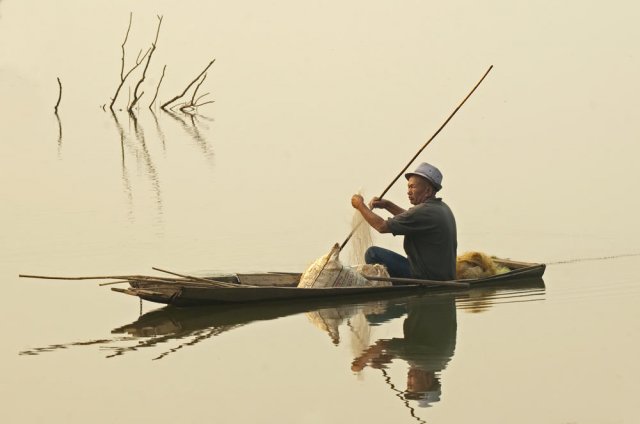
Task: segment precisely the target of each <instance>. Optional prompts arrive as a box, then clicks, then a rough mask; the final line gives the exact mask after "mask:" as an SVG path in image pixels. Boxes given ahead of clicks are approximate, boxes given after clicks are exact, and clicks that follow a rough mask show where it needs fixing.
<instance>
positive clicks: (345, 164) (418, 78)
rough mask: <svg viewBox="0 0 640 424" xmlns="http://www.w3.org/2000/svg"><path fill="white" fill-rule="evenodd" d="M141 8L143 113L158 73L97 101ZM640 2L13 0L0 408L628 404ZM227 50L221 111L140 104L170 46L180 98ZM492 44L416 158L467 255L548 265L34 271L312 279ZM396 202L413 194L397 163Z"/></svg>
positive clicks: (597, 412)
mask: <svg viewBox="0 0 640 424" xmlns="http://www.w3.org/2000/svg"><path fill="white" fill-rule="evenodd" d="M85 3H86V4H85ZM130 3H131V4H130ZM578 11H579V12H578ZM129 12H133V20H132V26H131V31H130V34H129V38H128V40H127V44H126V49H125V51H126V57H125V72H126V71H127V70H128V69H130V68H131V66H133V64H134V62H135V59H136V55H137V54H138V51H139V50H141V49H142V50H143V54H144V51H146V49H148V47H149V45H150V43H151V42H152V41H153V38H154V36H155V31H156V25H157V22H158V21H157V18H156V15H162V16H163V21H162V27H161V31H160V35H159V39H158V44H157V50H156V51H154V54H153V56H152V60H151V63H150V66H149V68H148V71H147V79H146V81H145V83H144V84H143V85H142V86H141V91H144V95H143V97H142V99H141V100H140V105H141V107H140V108H139V109H138V110H136V111H135V113H134V116H133V117H132V116H130V115H129V114H128V113H127V112H126V111H123V110H120V109H122V108H124V106H125V105H126V103H127V100H128V99H129V98H130V96H133V92H134V89H135V87H134V83H135V81H137V79H138V78H139V77H140V74H141V70H142V68H138V69H137V70H135V71H134V72H133V73H132V74H131V78H132V79H131V80H130V81H131V82H129V80H127V84H125V86H124V88H123V90H122V92H121V94H120V97H119V98H118V102H117V104H116V108H115V109H116V110H115V113H113V114H112V113H110V112H109V109H108V108H106V111H105V110H103V105H105V104H107V105H108V104H109V103H110V101H111V100H110V99H111V97H113V95H114V93H115V90H116V88H117V86H118V84H119V82H120V71H121V54H122V51H121V44H122V42H123V39H124V35H125V31H126V28H127V24H128V19H129ZM639 18H640V8H638V6H637V5H636V4H635V3H633V2H618V3H616V4H615V5H614V4H611V5H609V4H607V5H604V4H601V5H596V4H584V2H573V1H571V2H563V3H562V4H558V3H557V2H536V3H535V4H533V3H531V4H528V3H527V4H518V3H517V2H516V3H514V2H507V1H491V2H488V3H487V2H485V3H483V4H476V2H471V1H468V2H464V1H463V2H453V3H451V2H449V3H447V4H441V3H427V2H403V3H402V4H392V3H389V2H381V1H374V2H371V1H369V2H364V1H356V2H350V3H344V2H323V3H317V2H307V1H288V0H282V1H277V2H269V3H265V2H257V1H256V2H234V4H233V5H231V4H229V2H226V3H223V2H206V4H205V3H204V2H191V1H187V2H182V3H180V5H174V4H173V3H170V2H151V1H138V2H135V4H133V2H124V1H115V2H109V4H108V5H107V4H106V3H105V4H104V5H95V4H89V3H88V2H75V1H61V2H56V3H55V4H54V3H51V2H44V1H27V0H23V1H17V0H2V1H0V119H1V120H2V121H1V122H2V124H1V125H0V149H2V151H1V152H0V181H2V183H1V184H0V199H1V200H2V204H3V205H4V207H2V208H1V209H0V218H1V221H2V223H3V226H2V231H1V232H0V258H1V261H2V266H1V267H0V276H1V277H2V281H3V283H4V284H3V292H4V295H5V302H4V304H3V308H2V311H3V317H2V320H0V322H2V324H1V325H2V329H3V332H2V334H3V340H2V346H3V348H2V350H1V355H2V356H1V358H0V359H1V362H0V363H1V364H2V365H1V367H2V376H3V378H2V380H1V382H0V396H1V397H2V399H3V400H4V402H3V407H2V408H0V420H1V421H2V422H11V423H14V422H15V423H38V422H60V423H84V422H87V421H92V422H104V423H111V422H136V421H141V420H144V421H145V422H146V421H151V422H173V421H177V420H180V421H181V422H202V421H213V420H215V421H216V422H234V423H237V422H247V423H248V422H291V423H293V422H295V423H300V422H302V423H324V422H371V423H378V422H380V423H382V422H385V423H386V422H396V423H401V422H407V423H410V422H428V423H459V422H471V421H473V422H480V423H513V422H519V423H541V422H542V423H565V424H566V423H635V422H637V421H638V418H639V417H640V407H639V406H638V402H637V400H636V394H637V393H638V392H639V389H640V383H638V381H640V379H639V377H640V366H639V365H638V361H637V357H638V356H639V355H640V343H639V342H638V334H640V310H639V309H638V301H639V300H640V289H639V288H638V287H639V284H638V283H640V277H639V275H640V273H639V272H638V269H640V245H639V244H638V238H639V236H640V226H638V224H637V216H638V214H639V212H640V200H639V198H638V196H637V195H636V194H635V193H636V192H637V183H638V181H640V171H639V170H638V166H637V158H638V157H639V156H640V148H639V147H638V146H639V145H640V144H639V143H638V141H639V140H638V134H640V124H639V121H638V119H637V117H638V115H639V114H640V101H639V100H638V99H639V98H640V96H639V94H640V82H638V79H637V75H638V74H639V72H640V57H639V56H638V49H637V40H638V39H640V29H638V26H637V21H638V19H639ZM213 58H216V62H215V63H214V64H213V66H212V67H211V68H210V70H209V72H208V73H207V77H206V79H205V80H204V82H203V83H202V85H201V86H200V88H199V94H205V93H209V94H208V95H207V96H206V97H204V98H203V99H202V102H205V101H207V100H215V102H214V103H210V104H206V105H203V106H201V107H200V108H199V109H198V111H197V113H196V114H194V115H188V114H184V113H182V112H180V111H176V112H175V113H173V114H168V113H165V112H163V111H161V110H159V109H158V108H157V107H156V108H152V109H153V110H149V109H148V108H147V105H148V104H149V102H150V100H151V97H152V96H153V93H154V92H155V88H156V86H157V84H158V82H159V79H160V75H161V74H162V68H163V66H164V65H166V73H165V77H164V79H163V81H162V84H161V86H160V94H159V98H160V101H166V100H168V99H170V98H171V97H173V96H175V95H177V94H179V93H181V92H182V91H183V90H184V88H185V87H186V86H187V85H188V84H189V83H190V82H191V81H192V80H193V79H194V78H195V77H196V76H197V75H198V74H199V73H200V72H201V71H202V70H203V69H204V67H205V66H206V64H207V63H209V62H210V61H211V60H212V59H213ZM491 64H493V65H494V66H495V68H494V70H493V71H492V72H491V74H490V75H489V77H488V78H487V80H486V81H485V82H484V83H483V85H482V86H481V87H480V88H479V89H478V91H477V92H476V93H475V94H474V96H473V97H472V98H471V99H470V100H469V102H468V103H467V104H466V105H465V106H464V107H463V109H461V110H460V112H459V113H458V115H456V117H455V118H454V119H453V120H452V121H451V122H450V123H449V125H448V126H447V127H446V129H445V130H444V131H443V132H442V133H441V134H440V135H439V136H438V138H437V139H436V140H435V141H434V142H433V143H432V144H431V145H430V146H429V147H428V148H427V150H426V151H425V152H424V153H423V155H422V156H421V157H420V159H421V160H428V161H430V162H433V163H434V164H436V165H438V166H439V167H440V168H441V170H442V171H443V173H444V181H443V185H444V189H443V191H442V196H443V198H444V199H445V200H446V201H447V203H448V204H449V205H450V206H451V207H452V209H453V210H454V212H455V214H456V217H457V220H458V228H459V251H460V252H464V251H466V250H481V251H484V252H487V253H490V254H495V255H498V256H503V257H511V258H513V259H518V260H525V261H539V262H545V263H548V264H549V266H548V268H547V272H546V275H545V278H544V284H537V285H531V286H525V287H522V288H520V289H518V290H481V291H472V292H469V293H461V294H457V295H455V296H453V295H441V296H422V297H420V296H413V297H401V298H396V299H387V300H384V301H382V300H373V301H363V300H359V299H353V300H345V301H344V302H340V303H338V304H325V303H302V304H284V305H283V304H280V305H268V306H267V305H265V306H261V307H233V308H203V309H195V310H175V309H161V308H159V307H158V305H153V304H150V303H142V304H140V303H139V302H138V300H137V299H135V298H132V297H128V296H123V295H120V294H117V293H114V292H112V291H110V290H109V287H100V286H98V285H97V284H96V283H95V282H88V281H78V282H73V281H67V282H58V281H44V280H24V279H19V278H18V277H17V275H18V274H19V273H30V274H45V275H70V276H76V275H78V276H79V275H104V274H134V273H135V274H139V273H146V274H150V273H152V271H151V267H152V266H158V267H161V268H167V269H171V270H174V271H177V272H180V271H183V272H192V273H207V272H212V271H225V272H226V271H229V272H234V271H267V270H277V271H301V270H303V269H304V268H305V267H306V266H308V265H309V264H310V263H311V262H312V261H313V260H315V259H316V258H317V257H319V256H320V255H322V254H324V253H325V252H326V251H327V250H328V249H329V248H330V246H331V245H332V244H333V243H335V242H340V241H342V240H343V239H344V237H345V236H346V235H347V233H348V232H349V223H350V220H351V216H352V209H351V208H350V204H349V198H350V196H351V194H352V193H354V192H357V191H358V190H362V191H363V192H364V193H365V197H371V196H373V195H377V194H379V192H380V191H382V189H383V188H384V187H385V186H386V185H387V184H388V182H389V181H390V180H391V179H392V178H393V177H394V176H395V174H396V173H397V172H398V171H399V170H400V169H401V168H402V166H403V165H404V164H405V163H406V161H407V160H408V158H410V157H411V156H412V155H413V153H414V152H415V151H416V150H417V148H418V147H419V146H420V145H422V143H423V142H424V141H425V140H426V139H427V138H428V137H429V136H430V135H431V134H432V133H433V132H434V131H435V130H436V129H437V128H438V126H439V125H440V124H441V123H442V122H443V121H444V119H445V118H446V117H447V116H448V115H449V113H450V112H451V111H452V110H453V108H454V107H455V106H456V105H457V104H458V103H459V101H460V100H461V99H462V98H463V97H464V96H465V95H466V93H467V92H468V91H469V90H470V89H471V87H472V86H473V84H475V82H476V81H477V80H478V79H479V78H480V76H481V75H482V73H483V72H484V71H485V70H486V69H487V67H488V66H489V65H491ZM143 65H144V64H143ZM57 77H59V78H60V80H61V82H62V87H63V91H62V101H61V104H60V108H59V114H58V117H56V115H55V114H54V113H53V107H54V105H55V103H56V100H57V97H58V84H57V81H56V78H57ZM129 86H131V88H129ZM130 90H131V91H130ZM388 197H389V198H391V199H394V200H395V201H397V202H398V203H403V202H406V196H405V194H404V187H403V184H402V182H401V181H400V182H399V183H398V184H397V185H396V186H395V187H394V188H393V189H392V190H391V192H390V193H389V194H388ZM375 242H376V243H377V244H379V245H382V246H385V247H388V248H392V249H397V250H400V249H401V240H400V239H396V238H394V237H391V236H384V237H383V236H377V237H376V238H375ZM345 259H346V258H345Z"/></svg>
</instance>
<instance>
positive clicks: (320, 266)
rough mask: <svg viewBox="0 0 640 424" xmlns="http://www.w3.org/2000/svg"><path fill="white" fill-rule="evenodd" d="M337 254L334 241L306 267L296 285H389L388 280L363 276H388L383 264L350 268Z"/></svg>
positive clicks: (305, 286) (337, 246) (302, 286)
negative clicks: (368, 278)
mask: <svg viewBox="0 0 640 424" xmlns="http://www.w3.org/2000/svg"><path fill="white" fill-rule="evenodd" d="M339 255H340V246H339V245H338V244H337V243H336V244H335V245H334V246H333V247H332V248H331V250H330V251H329V253H327V254H326V255H324V256H322V257H321V258H319V259H317V260H316V261H315V262H314V263H312V264H311V266H310V267H309V268H307V270H306V271H305V272H304V273H303V274H302V277H301V278H300V283H299V284H298V287H301V288H317V287H384V286H390V285H391V283H390V282H388V281H370V280H367V279H366V278H365V275H370V276H383V277H388V276H389V274H388V273H387V272H386V269H385V268H384V267H383V266H381V265H378V266H374V265H371V266H367V265H361V266H360V267H357V268H352V267H349V266H344V265H343V264H342V263H341V262H340V258H339ZM367 272H368V273H369V274H367ZM385 274H386V275H385Z"/></svg>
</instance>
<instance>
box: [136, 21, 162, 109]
mask: <svg viewBox="0 0 640 424" xmlns="http://www.w3.org/2000/svg"><path fill="white" fill-rule="evenodd" d="M161 25H162V16H158V29H157V30H156V38H155V40H154V41H153V43H152V44H151V49H150V50H149V54H148V55H147V64H146V65H145V66H144V70H143V71H142V76H141V77H140V80H139V81H138V83H137V84H136V88H135V90H133V101H132V102H131V105H130V106H129V112H132V110H133V108H134V106H135V105H136V103H138V100H140V97H142V95H143V94H144V92H141V93H140V94H138V90H139V89H140V86H141V85H142V83H143V81H144V79H145V78H146V76H147V69H149V64H150V63H151V57H152V56H153V52H155V51H156V46H157V44H158V35H160V26H161ZM163 75H164V71H163Z"/></svg>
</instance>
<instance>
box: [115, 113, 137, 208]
mask: <svg viewBox="0 0 640 424" xmlns="http://www.w3.org/2000/svg"><path fill="white" fill-rule="evenodd" d="M111 116H113V121H114V122H115V124H116V128H117V129H118V133H119V134H120V149H121V151H122V182H123V183H124V189H125V192H126V194H127V205H128V206H129V209H128V214H129V218H130V219H131V220H132V219H133V195H132V193H131V183H130V182H129V175H128V174H127V166H126V164H125V161H124V139H125V136H124V129H123V128H122V125H121V124H120V121H118V117H117V116H116V114H115V112H114V111H113V109H111Z"/></svg>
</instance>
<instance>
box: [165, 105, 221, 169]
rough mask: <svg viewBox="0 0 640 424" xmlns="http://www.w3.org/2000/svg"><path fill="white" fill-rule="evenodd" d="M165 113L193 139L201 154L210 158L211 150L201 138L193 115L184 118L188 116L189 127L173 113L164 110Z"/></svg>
mask: <svg viewBox="0 0 640 424" xmlns="http://www.w3.org/2000/svg"><path fill="white" fill-rule="evenodd" d="M165 112H166V114H167V115H169V116H170V117H172V118H173V119H175V120H176V121H178V123H179V124H180V126H181V127H182V128H183V129H184V130H185V132H186V133H187V134H189V135H190V136H191V138H193V139H194V140H195V141H196V142H197V143H198V146H200V148H201V149H202V152H203V153H204V155H205V156H206V157H207V158H211V157H212V156H213V151H212V150H211V147H210V146H209V143H207V140H206V139H205V138H204V137H203V136H202V134H200V129H199V128H198V127H197V125H196V121H195V119H196V116H195V115H192V114H186V116H188V117H189V119H190V120H191V125H189V124H188V123H187V122H186V121H185V120H184V119H182V118H181V117H180V116H179V115H178V114H176V113H175V112H172V111H169V110H165Z"/></svg>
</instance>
